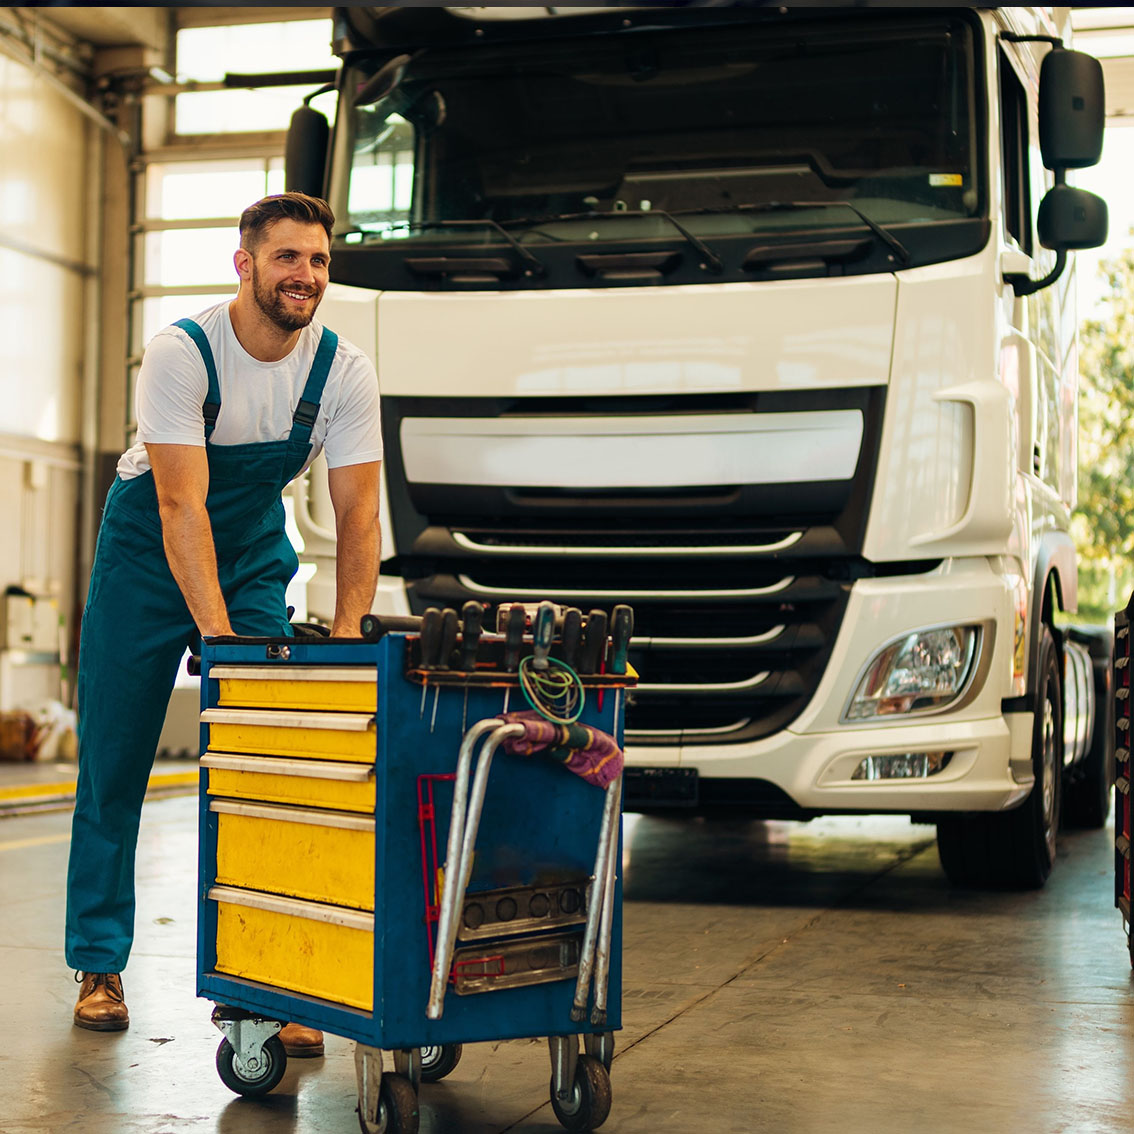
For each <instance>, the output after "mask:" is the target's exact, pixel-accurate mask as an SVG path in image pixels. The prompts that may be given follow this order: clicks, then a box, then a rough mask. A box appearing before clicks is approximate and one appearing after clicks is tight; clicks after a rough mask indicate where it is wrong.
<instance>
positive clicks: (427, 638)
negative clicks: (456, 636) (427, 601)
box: [421, 606, 441, 669]
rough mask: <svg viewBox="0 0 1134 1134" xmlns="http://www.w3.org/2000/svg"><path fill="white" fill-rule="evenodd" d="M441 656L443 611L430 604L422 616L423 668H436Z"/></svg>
mask: <svg viewBox="0 0 1134 1134" xmlns="http://www.w3.org/2000/svg"><path fill="white" fill-rule="evenodd" d="M440 656H441V611H440V610H438V609H437V607H435V606H430V607H427V608H426V611H425V613H424V614H423V615H422V616H421V668H422V669H436V668H437V659H438V658H439V657H440Z"/></svg>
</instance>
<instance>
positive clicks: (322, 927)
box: [208, 886, 374, 1012]
mask: <svg viewBox="0 0 1134 1134" xmlns="http://www.w3.org/2000/svg"><path fill="white" fill-rule="evenodd" d="M208 896H209V898H210V899H211V900H213V901H215V902H216V903H217V967H216V971H217V972H219V973H227V974H228V975H229V976H235V977H243V978H244V979H245V980H254V981H259V982H260V983H261V984H267V985H271V986H272V987H273V988H286V989H288V990H290V991H291V992H302V993H304V994H306V995H307V996H318V997H320V998H321V999H323V1000H332V1001H334V1002H335V1003H336V1004H346V1005H349V1006H350V1007H351V1008H361V1009H363V1010H364V1011H367V1012H369V1011H371V1010H372V1009H373V1007H374V917H373V915H372V914H363V913H358V912H357V911H355V910H343V909H336V908H335V907H334V906H323V905H318V904H317V903H315V902H299V901H296V900H295V899H293V898H276V897H272V896H271V895H268V894H249V893H247V892H246V891H243V890H238V889H233V888H231V887H228V886H214V887H213V888H212V889H211V890H210V891H209V894H208Z"/></svg>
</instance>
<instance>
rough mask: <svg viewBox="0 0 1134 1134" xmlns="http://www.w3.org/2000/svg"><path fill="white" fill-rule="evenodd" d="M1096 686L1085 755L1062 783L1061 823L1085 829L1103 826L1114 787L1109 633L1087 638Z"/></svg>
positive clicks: (1112, 701)
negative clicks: (1093, 717)
mask: <svg viewBox="0 0 1134 1134" xmlns="http://www.w3.org/2000/svg"><path fill="white" fill-rule="evenodd" d="M1086 645H1087V647H1088V649H1089V650H1090V654H1091V670H1092V674H1093V678H1094V686H1095V725H1094V729H1093V731H1092V732H1091V746H1090V748H1089V749H1087V754H1086V756H1084V757H1083V759H1082V760H1081V761H1080V762H1079V764H1078V765H1077V766H1076V767H1074V768H1072V769H1071V773H1070V778H1069V779H1068V781H1067V783H1065V784H1064V785H1063V825H1064V826H1065V827H1069V828H1076V827H1077V828H1079V829H1080V830H1086V831H1097V830H1098V829H1099V828H1100V827H1105V826H1106V821H1107V817H1108V816H1109V815H1110V795H1111V789H1112V788H1113V787H1114V668H1113V667H1114V659H1113V657H1112V656H1111V655H1112V650H1113V646H1112V644H1111V638H1110V634H1109V633H1106V632H1104V633H1101V634H1098V635H1097V636H1096V635H1092V636H1091V637H1090V638H1088V639H1087V640H1086Z"/></svg>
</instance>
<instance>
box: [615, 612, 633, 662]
mask: <svg viewBox="0 0 1134 1134" xmlns="http://www.w3.org/2000/svg"><path fill="white" fill-rule="evenodd" d="M633 633H634V610H633V608H632V607H629V606H626V605H625V604H624V603H619V605H618V606H616V607H615V608H614V609H613V610H612V611H611V612H610V641H611V648H610V672H611V673H625V672H626V664H627V662H626V657H627V654H628V653H629V651H630V635H631V634H633Z"/></svg>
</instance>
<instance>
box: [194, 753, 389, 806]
mask: <svg viewBox="0 0 1134 1134" xmlns="http://www.w3.org/2000/svg"><path fill="white" fill-rule="evenodd" d="M201 766H202V767H204V768H208V769H209V787H208V792H209V795H216V796H225V797H227V798H229V799H252V800H260V801H263V802H265V803H298V804H302V805H305V806H307V807H329V808H332V809H334V810H336V811H357V812H360V813H362V814H366V815H373V814H374V769H373V768H371V767H368V766H367V765H366V764H345V763H340V762H338V761H332V760H289V759H287V757H284V756H240V755H237V754H236V753H232V752H206V753H205V755H204V756H202V757H201Z"/></svg>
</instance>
